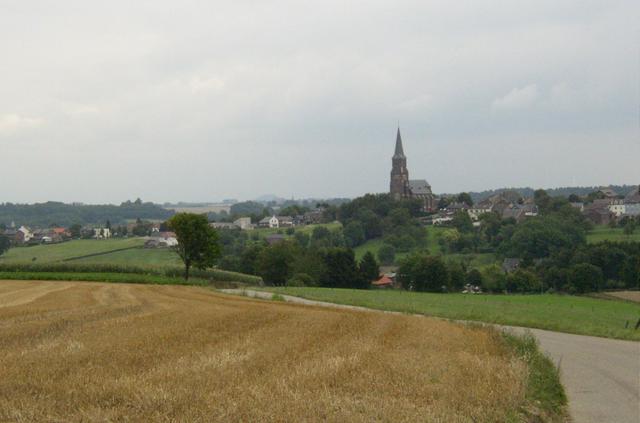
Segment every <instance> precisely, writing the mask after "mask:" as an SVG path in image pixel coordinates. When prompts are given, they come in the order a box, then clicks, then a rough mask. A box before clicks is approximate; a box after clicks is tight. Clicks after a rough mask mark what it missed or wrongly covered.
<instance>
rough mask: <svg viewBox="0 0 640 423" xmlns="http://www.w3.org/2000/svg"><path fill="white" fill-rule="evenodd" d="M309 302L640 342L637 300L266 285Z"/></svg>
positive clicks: (272, 289)
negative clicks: (637, 323) (636, 326)
mask: <svg viewBox="0 0 640 423" xmlns="http://www.w3.org/2000/svg"><path fill="white" fill-rule="evenodd" d="M269 290H270V291H272V292H276V293H279V294H288V295H294V296H298V297H303V298H308V299H312V300H319V301H327V302H332V303H338V304H350V305H356V306H362V307H368V308H373V309H379V310H389V311H399V312H405V313H413V314H424V315H428V316H437V317H443V318H447V319H455V320H470V321H479V322H487V323H496V324H501V325H511V326H523V327H530V328H539V329H547V330H553V331H558V332H568V333H576V334H582V335H593V336H601V337H607V338H618V339H629V340H636V341H640V329H639V330H635V329H634V326H635V324H636V322H638V319H640V304H635V303H630V302H624V301H612V300H603V299H596V298H589V297H577V296H569V295H552V294H543V295H468V294H434V293H422V292H407V291H400V290H354V289H331V288H293V287H289V288H285V287H275V288H269Z"/></svg>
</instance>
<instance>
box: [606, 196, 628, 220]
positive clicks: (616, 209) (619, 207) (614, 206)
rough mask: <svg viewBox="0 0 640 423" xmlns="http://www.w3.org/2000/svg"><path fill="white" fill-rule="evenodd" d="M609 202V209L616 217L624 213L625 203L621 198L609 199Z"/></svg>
mask: <svg viewBox="0 0 640 423" xmlns="http://www.w3.org/2000/svg"><path fill="white" fill-rule="evenodd" d="M610 201H611V202H610V203H609V207H608V208H609V211H610V212H611V213H613V214H614V215H616V217H620V216H622V215H623V214H625V211H626V204H625V203H624V201H623V200H610Z"/></svg>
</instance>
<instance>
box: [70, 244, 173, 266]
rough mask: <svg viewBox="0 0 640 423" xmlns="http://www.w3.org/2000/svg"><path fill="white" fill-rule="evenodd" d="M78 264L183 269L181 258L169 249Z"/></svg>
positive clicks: (106, 256) (84, 260)
mask: <svg viewBox="0 0 640 423" xmlns="http://www.w3.org/2000/svg"><path fill="white" fill-rule="evenodd" d="M72 263H78V264H114V265H122V266H141V267H156V268H162V267H181V266H183V263H182V261H181V260H180V257H178V255H177V254H176V252H175V251H173V250H171V249H168V248H136V249H133V250H125V251H115V252H113V253H108V254H102V255H99V256H93V257H86V258H82V259H78V260H73V261H72Z"/></svg>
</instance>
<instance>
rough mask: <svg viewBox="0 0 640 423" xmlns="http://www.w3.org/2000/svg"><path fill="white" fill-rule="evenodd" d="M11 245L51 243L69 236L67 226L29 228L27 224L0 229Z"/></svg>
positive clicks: (64, 239)
mask: <svg viewBox="0 0 640 423" xmlns="http://www.w3.org/2000/svg"><path fill="white" fill-rule="evenodd" d="M0 234H1V235H4V236H6V237H7V238H8V239H9V241H10V242H11V244H13V245H31V244H53V243H56V242H62V241H66V240H68V239H70V238H71V233H70V232H69V230H68V229H67V228H47V229H33V230H32V229H31V228H29V227H27V226H20V227H19V228H17V229H16V228H15V226H14V225H12V227H10V228H7V229H5V230H4V231H0Z"/></svg>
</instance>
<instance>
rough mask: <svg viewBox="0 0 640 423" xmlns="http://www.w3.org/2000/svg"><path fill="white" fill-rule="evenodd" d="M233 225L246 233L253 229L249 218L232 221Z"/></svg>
mask: <svg viewBox="0 0 640 423" xmlns="http://www.w3.org/2000/svg"><path fill="white" fill-rule="evenodd" d="M233 224H234V225H236V226H237V227H238V228H240V229H241V230H243V231H247V230H250V229H253V227H254V226H253V224H252V223H251V218H250V217H241V218H238V219H236V220H234V221H233Z"/></svg>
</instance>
